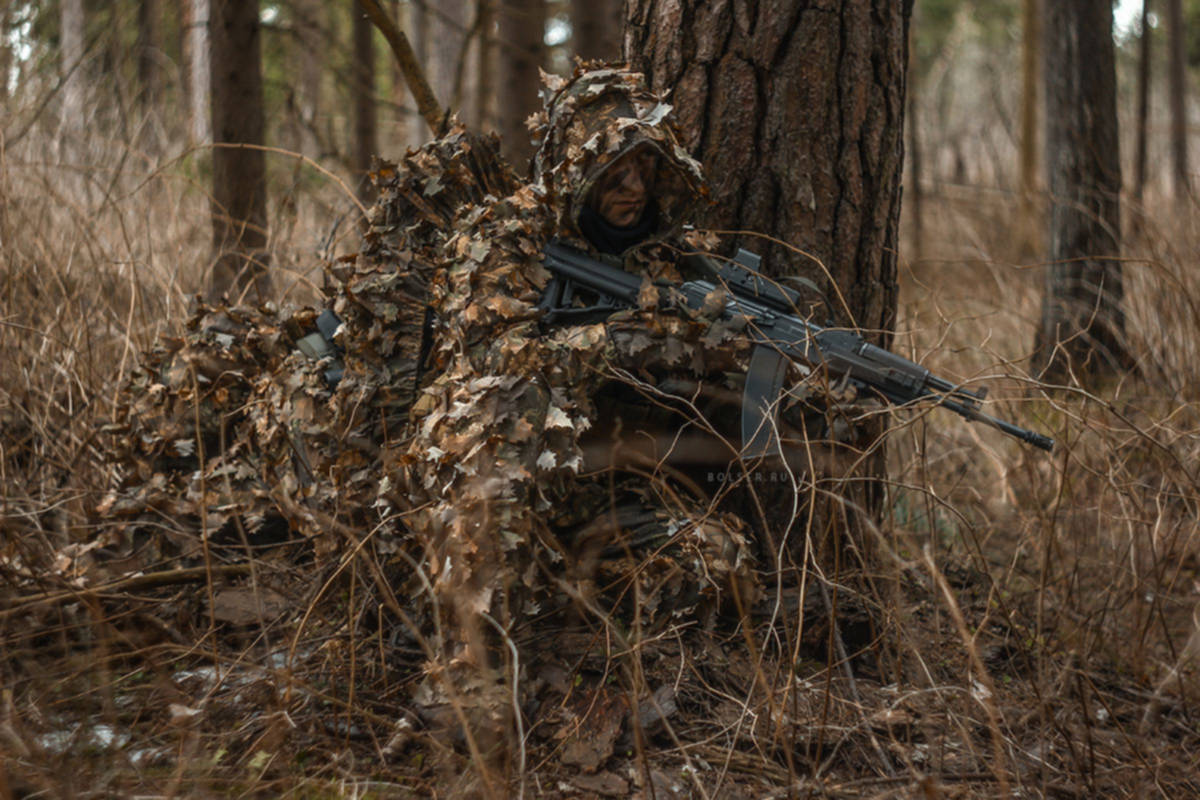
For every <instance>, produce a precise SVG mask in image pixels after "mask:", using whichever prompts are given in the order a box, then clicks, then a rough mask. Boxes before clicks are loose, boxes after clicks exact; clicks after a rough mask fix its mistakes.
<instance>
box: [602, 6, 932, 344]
mask: <svg viewBox="0 0 1200 800" xmlns="http://www.w3.org/2000/svg"><path fill="white" fill-rule="evenodd" d="M814 5H817V4H814V3H807V2H791V1H790V0H787V1H786V2H785V0H745V1H744V2H739V3H729V2H725V0H629V3H628V5H627V7H626V28H625V56H626V57H627V58H628V59H629V60H630V61H631V62H632V63H633V65H634V66H635V67H636V68H639V69H641V70H642V71H644V72H645V73H646V74H647V77H648V78H649V79H650V81H651V84H652V85H653V87H654V88H655V89H658V90H664V89H671V90H672V95H671V102H672V104H673V105H674V106H675V108H676V110H677V113H678V119H679V121H680V123H681V125H682V128H683V131H684V136H685V138H686V140H687V145H688V147H689V148H690V149H691V150H692V152H693V154H695V155H696V156H697V157H698V158H700V160H701V161H702V162H703V163H704V166H705V169H706V170H707V174H708V177H709V181H710V182H711V186H712V192H713V196H712V200H713V201H714V202H713V204H712V205H711V206H710V208H709V210H708V213H707V215H706V219H704V220H703V222H705V223H706V224H707V225H708V226H709V227H711V228H715V229H723V230H731V231H755V232H758V233H761V234H765V235H767V236H771V237H775V238H776V239H779V240H781V241H783V242H786V243H788V244H790V245H793V246H794V247H797V248H800V249H801V250H803V251H805V252H806V253H807V254H808V255H800V254H798V253H795V252H794V251H793V250H791V249H789V248H786V247H783V246H780V245H776V244H771V243H769V242H768V241H767V240H765V239H762V238H758V237H749V236H741V237H737V239H738V241H737V244H738V245H739V246H742V247H746V248H747V249H751V250H755V251H757V252H759V253H761V254H763V255H764V256H765V258H764V264H766V265H767V267H766V268H767V270H768V271H769V272H771V273H772V274H774V275H787V274H798V275H803V276H806V277H809V278H811V279H813V280H815V281H816V282H817V283H818V285H822V286H825V287H828V286H829V284H830V281H829V280H828V276H826V274H825V270H823V269H822V268H821V267H820V266H819V265H818V264H817V262H818V261H819V262H820V264H823V265H824V266H825V267H826V268H827V269H828V273H829V276H831V277H832V280H833V283H834V284H836V287H837V290H838V292H840V294H841V295H842V296H844V297H845V301H846V303H845V305H846V306H848V309H849V312H850V314H851V316H852V320H847V319H845V317H846V311H845V309H844V308H843V307H841V305H842V304H840V303H837V302H836V301H835V304H836V305H838V306H839V307H838V309H837V311H838V314H839V316H841V317H842V320H841V321H843V322H851V321H852V322H853V323H855V324H857V325H858V326H859V327H860V328H862V329H864V330H866V331H869V332H870V334H869V335H870V336H871V338H872V339H874V340H876V341H878V342H882V343H884V344H887V342H888V339H889V338H890V335H889V333H888V332H889V331H890V330H891V328H892V324H893V321H894V320H895V315H896V249H897V239H898V232H897V231H898V225H899V217H900V180H901V172H902V167H903V145H902V133H903V130H904V105H905V104H904V94H905V71H906V63H907V35H908V21H909V17H910V14H911V10H912V4H911V3H910V2H900V1H898V0H836V2H826V3H821V4H819V5H820V6H821V7H819V8H814V7H812V6H814Z"/></svg>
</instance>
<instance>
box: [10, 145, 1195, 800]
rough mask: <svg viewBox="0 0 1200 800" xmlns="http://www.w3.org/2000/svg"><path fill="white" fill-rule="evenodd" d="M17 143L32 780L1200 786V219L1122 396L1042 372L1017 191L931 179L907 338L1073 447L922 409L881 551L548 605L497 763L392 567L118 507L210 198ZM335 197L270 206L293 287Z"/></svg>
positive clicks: (401, 786)
mask: <svg viewBox="0 0 1200 800" xmlns="http://www.w3.org/2000/svg"><path fill="white" fill-rule="evenodd" d="M9 158H10V161H9V162H6V163H5V165H4V166H5V169H4V171H3V175H4V178H3V184H2V185H0V201H2V202H0V235H2V236H3V243H4V247H3V252H2V254H0V259H2V262H0V303H2V305H3V307H2V308H0V400H2V402H0V470H2V471H3V473H2V474H0V485H2V487H3V488H2V491H3V496H2V497H0V800H4V798H8V797H64V798H65V797H127V796H156V797H158V796H163V797H166V796H230V795H236V796H256V797H258V796H261V797H344V796H352V797H410V796H412V797H427V796H439V797H455V796H466V795H477V796H491V797H508V796H530V797H534V796H536V797H559V796H561V797H625V796H641V797H658V798H666V797H708V798H727V797H728V798H736V797H747V798H767V797H828V798H868V797H871V798H885V797H914V798H943V797H945V798H951V797H953V798H968V797H981V798H982V797H1009V796H1012V797H1056V798H1057V797H1081V798H1084V797H1087V798H1091V797H1122V798H1125V797H1128V798H1144V797H1165V798H1181V797H1191V796H1200V778H1198V777H1197V776H1198V775H1200V765H1198V764H1197V759H1200V755H1198V754H1200V727H1198V725H1197V713H1198V709H1197V707H1196V706H1195V703H1194V698H1195V697H1196V689H1197V688H1198V687H1197V684H1196V680H1195V677H1196V676H1195V674H1194V669H1193V664H1192V659H1191V658H1190V657H1191V656H1194V655H1195V653H1194V652H1193V650H1194V649H1195V648H1196V645H1198V644H1200V639H1194V638H1193V637H1197V636H1200V634H1197V630H1198V629H1200V627H1198V625H1200V620H1197V618H1196V616H1195V614H1194V609H1195V608H1196V602H1197V600H1198V599H1200V598H1198V596H1197V593H1198V591H1200V559H1198V558H1197V555H1198V547H1200V539H1198V538H1197V537H1198V536H1200V526H1198V524H1197V521H1198V519H1200V516H1198V515H1200V481H1198V478H1197V474H1196V469H1197V467H1196V465H1197V463H1200V459H1198V458H1197V456H1198V455H1200V425H1198V423H1200V414H1197V410H1198V408H1197V404H1196V399H1197V398H1198V397H1200V380H1198V379H1200V373H1198V372H1197V368H1196V364H1198V363H1200V333H1198V331H1200V302H1197V301H1200V275H1198V274H1197V273H1196V271H1195V270H1194V269H1193V265H1192V264H1191V263H1190V261H1189V260H1188V257H1187V254H1189V253H1195V252H1196V251H1197V245H1200V232H1198V231H1197V230H1195V228H1194V224H1195V223H1194V222H1190V223H1188V224H1190V225H1192V226H1193V227H1190V228H1189V227H1186V226H1184V225H1181V226H1175V225H1174V224H1173V223H1170V222H1162V221H1161V219H1165V218H1167V217H1168V216H1169V215H1161V216H1160V217H1156V219H1158V220H1159V221H1158V222H1156V223H1155V224H1154V225H1151V224H1150V223H1146V224H1145V230H1144V232H1143V233H1142V234H1140V235H1138V236H1136V237H1129V238H1128V239H1127V244H1126V254H1127V260H1126V262H1125V264H1126V272H1125V275H1126V309H1127V316H1128V335H1129V339H1130V346H1131V348H1132V350H1133V351H1134V352H1136V353H1138V354H1139V355H1140V359H1139V367H1140V371H1139V373H1138V374H1136V375H1131V376H1129V377H1128V378H1127V379H1125V380H1122V381H1120V382H1115V383H1113V384H1112V385H1110V386H1107V387H1105V389H1104V391H1100V392H1095V393H1089V392H1086V391H1084V390H1082V389H1080V388H1078V386H1077V385H1073V386H1066V387H1059V388H1053V389H1051V388H1047V387H1040V386H1035V385H1033V384H1032V383H1031V382H1030V381H1028V380H1027V379H1023V378H1021V377H1020V376H1021V375H1022V374H1024V368H1025V367H1026V365H1027V363H1028V353H1029V351H1030V350H1031V340H1032V333H1033V330H1034V327H1035V325H1036V321H1037V315H1038V309H1039V302H1040V295H1039V292H1040V285H1039V276H1040V270H1039V269H1038V266H1039V262H1038V259H1037V258H1036V257H1033V256H1028V255H1023V254H1022V252H1021V249H1020V248H1021V244H1020V243H1021V239H1022V237H1021V235H1020V230H1019V228H1020V226H1019V225H1018V224H1017V222H1016V217H1017V214H1016V206H1017V204H1016V202H1015V200H1014V198H1012V197H1011V196H1010V195H1006V194H1004V193H999V192H987V191H982V190H974V189H968V188H965V187H940V188H939V191H937V192H935V193H932V194H931V195H929V196H928V197H927V198H926V210H927V214H928V215H929V217H928V218H929V219H930V220H932V222H930V223H929V224H928V227H927V229H926V230H925V231H924V244H923V247H922V252H923V254H924V258H921V259H919V260H918V259H913V258H911V257H910V256H909V255H908V254H902V269H901V275H900V279H901V287H902V288H901V313H900V319H899V324H898V326H897V327H898V333H897V337H896V341H895V346H894V349H896V350H897V352H900V353H902V354H905V355H908V356H909V357H911V358H913V359H914V360H916V361H919V362H920V363H922V364H924V365H926V366H928V367H930V368H931V369H933V370H934V371H935V372H939V373H944V374H947V375H951V376H954V377H956V378H960V379H971V380H976V381H978V383H979V384H980V385H984V384H986V385H988V386H989V387H990V388H991V392H992V393H991V395H990V401H989V403H990V407H991V409H992V410H993V412H994V413H996V414H997V415H999V416H1002V417H1004V418H1007V419H1011V420H1015V421H1017V422H1019V423H1020V424H1022V425H1024V426H1026V427H1030V428H1033V429H1035V430H1038V431H1039V432H1043V433H1046V434H1048V435H1051V436H1054V437H1055V438H1056V439H1057V441H1058V443H1059V444H1058V447H1057V449H1056V451H1055V452H1054V453H1052V454H1049V455H1048V454H1045V453H1043V452H1041V451H1037V450H1033V449H1032V448H1027V447H1024V446H1022V445H1020V444H1019V443H1016V442H1014V441H1012V440H1009V439H1006V438H1005V437H1003V436H1002V435H1000V434H999V433H997V432H995V431H992V430H989V429H982V428H980V427H978V426H971V425H968V424H966V423H963V422H962V421H960V420H959V419H958V418H956V417H954V416H953V415H951V414H948V413H945V412H942V411H937V410H933V411H930V410H928V409H926V410H923V411H913V412H901V413H899V414H897V415H896V416H895V418H894V420H893V424H894V429H893V431H892V433H891V435H890V442H889V449H888V459H889V467H888V473H889V476H890V480H889V485H888V495H887V503H886V513H885V515H884V519H883V521H882V522H881V524H880V525H879V526H878V527H871V528H870V529H869V530H868V531H866V532H865V533H863V535H864V536H865V537H867V538H868V539H869V540H870V541H869V543H867V542H860V543H858V544H859V545H860V546H863V547H869V548H870V549H871V550H872V551H873V552H874V553H875V554H876V562H875V563H877V564H878V567H877V571H876V572H875V573H874V574H871V575H855V576H850V575H837V574H831V575H822V574H817V573H815V572H809V571H806V570H793V571H791V572H783V571H775V572H770V571H767V570H765V568H764V573H763V574H762V576H761V582H762V584H763V586H764V587H765V588H766V591H765V593H764V595H763V596H762V597H761V599H759V600H758V601H757V602H756V603H754V604H753V605H752V606H751V607H748V608H743V609H741V610H740V612H738V613H735V614H731V615H726V616H719V617H716V618H713V619H709V620H704V621H697V620H692V619H682V620H679V621H678V622H673V623H670V624H666V625H661V626H659V627H657V628H654V629H651V630H643V629H641V628H640V627H639V624H638V615H637V612H636V610H635V612H634V613H633V615H632V616H631V617H630V618H628V619H626V620H619V621H614V623H613V624H611V625H608V626H606V627H602V628H600V629H595V628H588V627H586V626H584V625H570V624H562V623H561V622H560V623H559V624H555V625H553V626H539V625H538V623H537V621H536V620H534V621H532V622H530V623H529V624H527V625H526V626H525V627H523V628H521V629H519V630H517V631H515V632H514V635H513V639H514V641H513V642H512V644H513V649H512V654H513V655H514V656H515V657H516V658H517V659H518V660H522V663H520V665H519V669H518V674H520V675H521V676H522V681H523V682H525V687H524V688H525V691H524V692H522V693H521V697H522V698H523V700H522V701H521V702H523V705H522V707H521V708H520V715H519V717H520V719H521V723H522V730H521V733H522V736H521V738H520V739H519V741H517V742H515V743H513V745H512V746H511V747H510V748H509V752H508V758H507V761H506V763H505V765H504V766H503V767H502V768H501V769H499V770H494V771H493V772H492V773H490V777H481V772H480V770H478V769H475V768H474V766H476V765H475V763H474V761H473V760H472V759H471V758H470V756H469V755H468V754H467V753H466V752H465V750H464V748H462V747H461V746H457V747H456V746H454V745H453V744H450V745H448V744H446V743H445V742H443V741H441V740H439V739H438V738H437V737H434V736H430V735H428V734H427V731H426V724H427V721H425V720H421V719H418V718H417V717H416V716H414V715H413V714H412V712H411V710H410V709H409V708H408V707H407V705H408V698H409V697H410V696H411V695H412V692H413V686H414V682H415V681H416V680H418V677H419V676H418V673H419V670H414V669H413V665H420V664H421V663H423V661H424V654H423V653H422V651H421V650H420V647H419V643H417V642H414V641H413V640H411V639H410V638H408V637H406V636H405V635H404V634H403V633H402V631H401V630H400V629H401V627H402V626H400V625H399V624H398V623H397V621H396V617H395V615H394V614H393V613H392V611H393V609H392V608H391V607H390V606H389V605H388V603H387V602H385V601H383V600H370V599H369V598H367V597H365V595H366V594H368V593H370V592H371V591H373V590H372V589H371V587H373V586H375V587H378V585H379V582H380V580H381V578H380V575H379V574H375V573H373V572H372V570H373V569H374V568H375V567H376V566H379V565H378V564H375V563H374V562H371V561H367V560H364V559H360V558H356V557H355V555H354V553H357V552H358V550H357V549H355V551H354V553H351V554H350V555H349V556H348V557H346V558H344V559H342V560H336V561H334V562H332V563H327V564H325V565H324V566H322V567H321V568H320V569H317V568H315V567H314V566H313V565H312V563H311V562H310V561H307V560H306V558H308V556H306V555H305V550H304V548H305V545H304V543H293V542H284V543H276V544H275V545H274V546H272V547H269V548H266V547H264V548H262V550H261V551H259V552H257V553H256V554H255V557H254V558H252V559H250V560H247V559H245V558H237V559H229V562H228V563H225V562H224V561H222V559H221V558H220V557H219V555H220V554H218V557H217V558H216V559H212V558H208V557H206V558H205V559H202V560H200V561H199V562H188V563H187V564H181V563H180V562H179V561H178V560H166V561H161V560H158V555H157V552H158V551H157V550H156V549H155V548H153V547H147V548H140V549H139V547H136V546H133V545H139V544H144V542H132V543H131V542H128V541H126V540H125V537H126V533H125V532H124V531H121V530H117V529H114V528H113V527H112V526H110V525H107V524H106V523H105V522H103V521H102V520H101V519H100V518H99V517H98V515H97V513H96V509H97V507H98V506H99V504H100V502H101V500H102V498H103V497H104V496H105V492H106V491H107V488H108V486H109V484H110V482H111V480H112V475H111V472H110V470H109V468H108V467H107V466H106V461H105V458H104V452H103V450H104V448H103V436H102V432H103V430H104V425H105V424H106V422H107V421H108V420H109V419H110V418H111V414H112V408H113V403H114V401H115V398H116V395H117V392H118V390H119V387H120V383H121V381H122V379H123V377H124V376H125V375H127V374H128V371H129V369H130V366H131V364H132V363H133V362H134V361H136V359H137V358H138V352H139V351H140V350H143V349H146V348H147V347H148V346H149V345H150V344H151V343H152V341H153V339H154V337H155V336H156V335H157V334H158V333H159V332H161V331H171V330H175V329H177V328H178V326H179V325H180V323H181V322H182V320H183V318H184V317H185V315H186V309H187V304H188V300H187V293H186V292H185V291H184V290H183V288H181V287H184V286H190V287H191V288H195V285H196V284H195V275H196V273H197V271H198V270H199V269H200V268H201V267H202V264H199V263H198V262H197V259H196V258H195V256H194V254H196V253H201V252H205V249H206V247H207V240H206V231H207V227H206V223H207V216H206V210H205V207H204V205H203V203H201V202H199V201H198V200H197V199H196V198H195V197H194V196H193V195H191V194H189V193H188V192H186V191H184V190H183V189H181V188H180V187H179V186H178V185H176V184H173V183H172V182H170V181H169V180H165V179H162V176H161V175H160V176H159V178H160V179H158V180H153V181H144V180H141V179H140V178H139V179H137V180H131V179H129V177H128V176H127V175H123V174H120V172H119V170H116V169H114V171H113V172H112V173H111V174H110V175H107V176H105V175H99V173H94V174H93V175H92V177H89V178H84V179H72V181H73V182H69V183H68V182H66V181H64V180H63V179H61V178H60V177H58V176H55V177H53V178H51V177H48V173H47V171H46V170H45V169H44V168H43V166H42V165H40V164H38V163H37V162H36V161H35V160H32V159H31V160H29V161H25V162H20V161H17V160H14V159H13V157H12V156H10V157H9ZM297 174H299V172H298V171H297ZM97 176H99V177H97ZM306 191H307V189H306V187H305V186H304V185H303V184H302V183H301V182H300V181H299V179H297V180H296V181H295V182H294V183H293V185H292V193H293V195H294V196H303V195H304V194H305V192H306ZM306 202H307V205H305V204H302V205H303V206H304V208H303V209H302V210H301V211H300V212H299V213H298V215H293V216H285V215H283V214H282V212H281V213H280V215H279V216H278V218H276V219H273V221H272V230H274V231H278V232H279V234H278V235H277V238H278V240H279V241H280V242H281V244H280V245H278V252H277V253H276V254H275V260H274V264H275V266H276V268H277V270H278V271H279V274H280V275H283V276H289V277H288V278H287V280H285V281H284V286H285V291H284V294H285V299H290V300H293V301H304V300H306V299H308V298H310V297H311V296H312V292H311V285H310V281H311V278H310V277H309V276H308V272H307V271H306V265H309V264H311V263H313V258H312V255H311V253H305V252H302V251H301V250H299V249H292V250H288V249H287V247H288V246H289V245H287V244H283V243H287V242H291V241H296V240H300V239H302V238H303V237H301V236H300V235H299V234H297V233H296V232H297V231H317V230H321V234H317V235H314V236H311V237H310V239H317V238H323V236H322V234H324V233H325V232H327V231H328V220H329V219H330V218H332V217H333V216H335V215H333V214H330V213H329V209H330V208H333V207H337V204H338V201H337V200H336V199H335V198H324V197H318V199H317V200H315V201H306ZM305 215H307V216H305ZM318 221H322V222H323V223H324V224H323V225H321V224H319V222H318ZM346 227H350V226H346ZM910 229H911V221H906V233H910V232H911V230H910ZM339 247H340V248H341V249H340V250H339ZM352 247H353V243H352V242H350V241H346V242H343V243H342V244H341V245H338V244H337V243H336V242H335V243H334V244H332V245H331V248H332V249H333V250H334V251H335V252H340V251H344V250H346V249H349V248H352ZM180 264H196V266H191V267H188V268H187V269H188V270H191V272H188V273H186V274H181V273H180V267H179V265H180ZM189 281H190V282H191V283H189ZM289 281H290V282H289ZM161 526H162V530H163V534H164V535H166V534H167V533H168V532H169V531H170V529H171V527H172V520H170V519H163V520H161ZM243 552H244V551H243ZM114 553H120V554H122V557H120V558H118V557H115V556H114V555H113V554H114ZM149 553H156V555H155V556H154V557H151V556H149V555H147V554H149ZM180 567H185V568H183V569H180ZM393 567H394V565H389V564H387V563H383V564H382V568H383V569H385V570H386V569H390V568H393ZM802 582H803V583H802ZM864 586H870V587H872V589H871V591H869V592H868V591H866V590H865V589H864V588H863V587H864ZM814 587H815V589H816V590H814ZM401 600H403V598H401ZM831 611H832V612H834V613H832V614H831V613H830V612H831ZM830 619H834V620H837V622H836V624H833V625H831V624H829V620H830Z"/></svg>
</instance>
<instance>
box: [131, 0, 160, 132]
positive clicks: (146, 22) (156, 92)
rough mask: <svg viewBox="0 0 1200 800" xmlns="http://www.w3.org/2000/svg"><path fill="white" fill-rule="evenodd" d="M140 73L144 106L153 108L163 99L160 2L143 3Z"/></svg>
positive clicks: (139, 28) (139, 34) (139, 23)
mask: <svg viewBox="0 0 1200 800" xmlns="http://www.w3.org/2000/svg"><path fill="white" fill-rule="evenodd" d="M136 50H137V74H138V86H139V89H140V95H141V100H142V103H143V104H144V105H145V106H146V107H148V108H153V107H155V106H157V105H158V103H159V102H160V101H161V99H162V83H163V79H162V72H163V71H162V59H163V33H162V9H161V8H160V6H159V0H139V2H138V19H137V47H136Z"/></svg>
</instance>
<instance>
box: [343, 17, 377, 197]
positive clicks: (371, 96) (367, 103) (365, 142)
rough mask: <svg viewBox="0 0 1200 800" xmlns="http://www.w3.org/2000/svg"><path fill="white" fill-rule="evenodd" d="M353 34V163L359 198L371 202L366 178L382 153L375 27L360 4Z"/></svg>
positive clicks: (370, 190) (368, 182)
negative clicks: (378, 130)
mask: <svg viewBox="0 0 1200 800" xmlns="http://www.w3.org/2000/svg"><path fill="white" fill-rule="evenodd" d="M350 13H351V14H352V15H353V32H354V48H353V53H354V58H353V67H354V70H353V72H354V74H353V75H352V76H351V95H352V97H353V106H354V142H353V147H352V162H353V168H354V173H355V178H356V179H357V183H356V186H357V187H358V189H357V191H358V195H359V197H360V198H362V199H363V200H364V201H369V200H370V199H371V195H372V188H371V182H370V181H369V180H368V179H367V174H368V173H369V172H370V170H371V158H372V156H375V155H376V154H377V153H378V152H379V145H378V142H377V141H376V135H375V128H376V125H375V116H376V114H375V46H374V36H375V27H374V26H373V25H372V24H371V21H370V20H369V19H367V17H366V15H365V14H363V12H362V10H361V9H360V8H359V7H358V5H357V4H352V5H351V6H350Z"/></svg>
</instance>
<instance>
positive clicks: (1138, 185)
mask: <svg viewBox="0 0 1200 800" xmlns="http://www.w3.org/2000/svg"><path fill="white" fill-rule="evenodd" d="M1149 16H1150V0H1142V28H1141V32H1140V34H1139V35H1138V77H1137V127H1136V131H1137V133H1136V136H1137V146H1136V148H1135V149H1134V156H1133V202H1134V204H1135V205H1136V206H1137V208H1136V210H1135V213H1136V214H1137V215H1138V219H1142V218H1143V217H1144V216H1145V209H1144V208H1142V197H1143V195H1144V194H1145V191H1146V124H1147V122H1148V120H1149V117H1150V43H1151V41H1152V40H1153V38H1154V37H1153V35H1152V34H1151V31H1150V25H1149Z"/></svg>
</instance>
